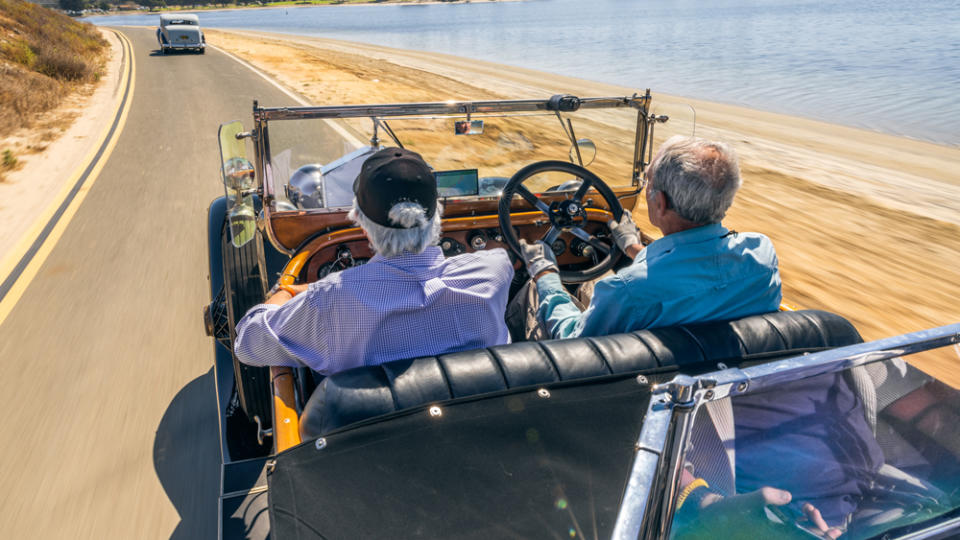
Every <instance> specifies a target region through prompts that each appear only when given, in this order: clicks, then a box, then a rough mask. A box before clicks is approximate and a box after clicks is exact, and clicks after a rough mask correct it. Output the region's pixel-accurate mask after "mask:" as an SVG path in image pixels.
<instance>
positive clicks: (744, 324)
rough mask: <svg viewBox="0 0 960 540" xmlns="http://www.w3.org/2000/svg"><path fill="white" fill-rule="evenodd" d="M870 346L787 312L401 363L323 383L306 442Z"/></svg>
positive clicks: (310, 404)
mask: <svg viewBox="0 0 960 540" xmlns="http://www.w3.org/2000/svg"><path fill="white" fill-rule="evenodd" d="M860 341H862V340H861V338H860V335H859V333H858V332H857V330H856V329H855V328H854V327H853V325H851V324H850V323H849V322H848V321H847V320H846V319H844V318H842V317H840V316H838V315H834V314H832V313H827V312H825V311H781V312H776V313H765V314H761V315H753V316H750V317H745V318H742V319H737V320H733V321H721V322H710V323H700V324H693V325H686V326H676V327H670V328H657V329H652V330H640V331H637V332H630V333H627V334H617V335H612V336H603V337H590V338H578V339H569V340H549V341H539V342H523V343H514V344H510V345H500V346H497V347H489V348H486V349H475V350H472V351H464V352H457V353H451V354H443V355H439V356H429V357H424V358H416V359H411V360H398V361H394V362H388V363H385V364H382V365H379V366H365V367H359V368H355V369H351V370H347V371H343V372H340V373H336V374H334V375H331V376H329V377H327V378H325V379H323V381H322V382H321V383H320V384H319V386H318V387H317V388H316V390H314V392H313V395H311V397H310V399H309V400H308V401H307V404H306V406H305V407H304V410H303V414H302V415H301V418H300V432H301V435H302V437H303V439H304V440H310V439H314V438H316V437H319V436H320V435H322V434H325V433H328V432H330V431H332V430H335V429H339V428H342V427H344V426H347V425H349V424H352V423H354V422H358V421H361V420H366V419H369V418H373V417H375V416H379V415H383V414H388V413H393V412H396V411H401V410H404V409H409V408H412V407H419V406H423V405H427V404H432V403H438V402H443V401H447V400H451V399H462V398H468V397H472V396H477V395H480V394H486V393H490V392H499V391H504V390H509V389H514V388H523V387H529V386H534V385H549V384H551V383H560V382H569V381H575V380H580V379H587V378H592V377H603V376H610V375H621V376H628V375H629V376H633V375H636V374H641V373H658V372H661V373H662V372H685V373H689V374H697V373H703V372H707V371H712V370H715V369H717V368H718V364H720V363H723V364H725V365H728V366H735V365H739V363H740V362H742V361H745V360H759V361H772V360H775V359H778V358H783V357H786V356H791V355H795V354H800V353H802V352H805V351H810V350H818V349H823V348H833V347H841V346H844V345H851V344H853V343H859V342H860Z"/></svg>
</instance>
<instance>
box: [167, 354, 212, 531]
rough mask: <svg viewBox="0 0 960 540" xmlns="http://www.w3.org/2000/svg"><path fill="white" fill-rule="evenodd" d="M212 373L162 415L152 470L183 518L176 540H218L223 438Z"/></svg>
mask: <svg viewBox="0 0 960 540" xmlns="http://www.w3.org/2000/svg"><path fill="white" fill-rule="evenodd" d="M213 377H214V374H213V369H212V368H211V369H210V371H208V372H206V373H205V374H204V375H202V376H200V377H197V378H196V379H194V380H192V381H190V383H189V384H187V385H186V386H184V387H183V389H181V390H180V392H179V393H177V395H176V397H174V398H173V401H171V402H170V405H169V406H168V407H167V410H166V412H165V413H164V414H163V419H161V420H160V425H159V426H158V427H157V435H156V438H155V439H154V442H153V468H154V470H156V471H157V477H158V478H159V479H160V483H161V484H162V485H163V489H164V491H166V492H167V497H168V498H169V499H170V502H171V503H173V506H174V507H175V508H176V509H177V513H179V514H180V523H179V524H178V525H177V528H176V529H175V530H174V531H173V534H171V535H170V538H171V539H176V540H185V539H192V538H203V539H208V538H216V537H217V520H218V509H217V501H218V498H219V496H220V439H219V436H218V434H217V432H218V423H217V401H216V390H215V388H214V382H213Z"/></svg>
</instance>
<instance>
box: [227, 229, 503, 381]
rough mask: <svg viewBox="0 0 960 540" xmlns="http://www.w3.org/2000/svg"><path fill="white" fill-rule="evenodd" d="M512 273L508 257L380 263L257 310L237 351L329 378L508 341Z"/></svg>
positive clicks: (253, 360)
mask: <svg viewBox="0 0 960 540" xmlns="http://www.w3.org/2000/svg"><path fill="white" fill-rule="evenodd" d="M512 279H513V265H512V264H511V262H510V259H509V257H508V256H507V253H506V251H504V250H503V249H491V250H488V251H478V252H475V253H467V254H463V255H458V256H456V257H450V258H448V259H447V258H444V256H443V252H442V251H441V250H440V248H439V247H437V246H431V247H428V248H427V249H426V250H424V251H423V253H418V254H411V253H407V252H404V253H403V254H402V255H398V256H396V257H382V256H380V255H377V256H375V257H373V258H372V259H370V261H369V262H368V263H366V264H363V265H360V266H355V267H353V268H348V269H346V270H344V271H342V272H337V273H335V274H330V275H329V276H327V277H325V278H323V279H321V280H319V281H316V282H314V283H311V284H310V286H309V288H308V289H307V291H305V292H303V293H300V294H298V295H297V296H295V297H294V298H292V299H291V300H289V301H287V302H286V303H285V304H283V305H282V306H277V305H268V304H260V305H257V306H254V307H253V308H251V309H250V311H248V312H247V314H246V315H244V317H243V319H241V320H240V322H238V323H237V339H236V343H235V344H234V350H235V352H236V354H237V358H239V359H240V361H241V362H244V363H246V364H251V365H255V366H267V365H269V366H294V367H296V366H308V367H310V368H311V369H313V370H314V371H318V372H320V373H323V374H325V375H329V374H331V373H336V372H338V371H343V370H345V369H350V368H354V367H358V366H363V365H368V366H369V365H378V364H382V363H383V362H388V361H390V360H400V359H404V358H416V357H420V356H432V355H437V354H442V353H448V352H455V351H465V350H469V349H477V348H481V347H491V346H493V345H501V344H504V343H508V342H509V339H510V334H509V332H508V331H507V325H506V323H505V322H504V320H503V315H504V312H505V311H506V307H507V296H508V294H509V290H510V281H511V280H512Z"/></svg>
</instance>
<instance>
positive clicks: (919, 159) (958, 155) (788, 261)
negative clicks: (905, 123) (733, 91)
mask: <svg viewBox="0 0 960 540" xmlns="http://www.w3.org/2000/svg"><path fill="white" fill-rule="evenodd" d="M207 40H208V43H210V44H212V45H214V46H217V47H220V48H222V49H224V50H226V51H228V52H231V53H234V54H236V55H238V56H240V57H241V58H243V59H245V60H247V61H248V62H250V63H251V64H253V65H254V66H256V67H257V68H259V69H261V70H262V71H264V72H265V73H267V74H269V75H271V76H273V77H274V78H276V79H277V80H278V81H279V82H280V83H281V84H283V85H285V86H286V87H288V88H290V89H291V90H294V91H296V92H298V93H300V94H301V95H303V96H304V97H306V98H307V99H309V100H310V101H312V102H313V103H315V104H318V105H325V104H356V103H393V102H403V101H443V100H447V99H487V98H513V99H515V98H537V97H547V96H550V95H552V94H555V93H561V92H562V93H571V94H575V95H581V96H591V95H594V96H610V95H629V94H632V93H633V92H640V91H643V89H644V87H642V86H638V87H637V88H624V87H618V86H613V85H607V84H603V83H596V82H591V81H585V80H580V79H573V78H568V77H563V76H557V75H552V74H548V73H543V72H537V71H533V70H528V69H522V68H514V67H509V66H503V65H498V64H493V63H489V62H483V61H478V60H465V59H463V58H458V57H453V56H448V55H442V54H436V53H425V52H418V51H404V50H397V49H390V48H386V47H379V46H374V45H366V44H357V43H349V42H344V41H336V40H328V39H320V38H303V37H290V36H279V35H271V34H266V33H254V32H223V31H213V30H208V31H207ZM642 83H643V81H638V84H639V85H642ZM652 90H653V95H654V109H655V110H657V109H659V110H661V111H663V112H666V113H667V114H670V115H671V116H674V117H675V118H677V119H678V120H677V122H679V125H680V126H681V127H682V126H683V123H684V122H688V121H689V120H690V119H691V117H692V114H691V113H690V112H689V111H690V106H692V107H693V108H694V109H695V110H696V134H697V135H698V136H702V137H706V138H713V139H722V140H725V141H727V142H729V143H731V144H732V145H733V146H734V147H735V148H736V150H737V152H738V153H739V155H740V159H741V168H742V170H743V178H744V185H743V188H742V189H741V191H740V193H739V194H738V196H737V200H736V202H735V203H734V206H733V208H732V209H731V210H730V212H729V214H728V216H727V219H726V220H725V221H724V223H725V225H727V226H728V227H730V228H732V229H735V230H740V231H758V232H762V233H764V234H766V235H768V236H769V237H770V238H771V239H772V240H773V242H774V245H775V246H776V248H777V252H778V254H779V257H780V269H781V273H782V277H783V283H784V299H785V301H787V302H788V303H791V304H793V305H795V306H797V307H801V308H811V309H824V310H828V311H833V312H836V313H839V314H841V315H843V316H845V317H847V318H848V319H849V320H850V321H851V322H853V323H854V324H855V325H856V327H857V328H858V329H859V330H860V332H861V334H862V335H863V336H864V338H865V339H868V340H869V339H877V338H881V337H887V336H891V335H895V334H901V333H904V332H910V331H915V330H920V329H924V328H929V327H934V326H941V325H944V324H949V323H953V322H960V173H958V172H957V166H958V164H960V149H958V148H952V147H946V146H939V145H935V144H930V143H926V142H920V141H914V140H911V139H906V138H901V137H894V136H889V135H884V134H880V133H874V132H870V131H864V130H859V129H853V128H847V127H843V126H837V125H832V124H827V123H823V122H818V121H814V120H807V119H803V118H797V117H791V116H785V115H779V114H773V113H767V112H763V111H756V110H751V109H747V108H743V107H736V106H730V105H723V104H716V103H709V102H703V101H698V100H693V99H688V98H680V97H675V96H668V95H663V94H660V93H658V92H656V89H655V88H654V89H652ZM264 105H269V104H264ZM688 105H689V106H688ZM688 123H689V122H688ZM689 127H690V128H691V129H692V125H690V126H689ZM640 204H641V206H638V207H637V208H636V209H635V212H634V216H635V218H636V220H637V223H638V225H640V227H641V229H643V230H644V231H645V232H647V233H650V234H653V233H656V232H657V231H656V230H655V229H654V228H653V227H652V226H651V225H650V224H649V222H648V221H647V219H646V209H645V208H643V206H642V204H643V202H642V197H641V203H640ZM919 363H921V364H922V365H923V366H924V367H925V368H926V369H929V370H935V371H936V372H937V373H938V375H941V376H943V377H947V378H949V380H951V381H952V382H953V383H954V384H955V385H956V384H957V383H960V370H958V369H957V367H960V350H957V349H951V350H949V351H946V352H941V353H939V354H936V355H931V356H928V357H926V358H924V359H923V360H922V361H921V362H919Z"/></svg>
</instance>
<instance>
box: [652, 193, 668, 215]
mask: <svg viewBox="0 0 960 540" xmlns="http://www.w3.org/2000/svg"><path fill="white" fill-rule="evenodd" d="M653 209H654V211H655V212H656V213H657V215H658V216H662V215H664V214H665V213H666V212H667V210H668V205H667V196H666V195H664V194H663V192H662V191H654V192H653Z"/></svg>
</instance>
